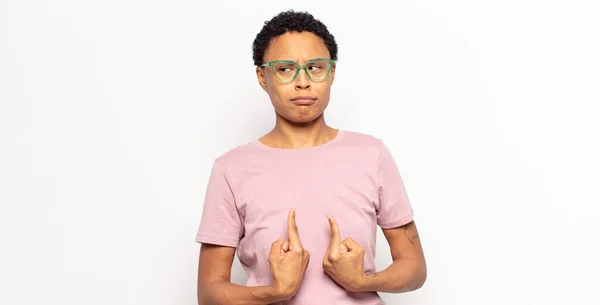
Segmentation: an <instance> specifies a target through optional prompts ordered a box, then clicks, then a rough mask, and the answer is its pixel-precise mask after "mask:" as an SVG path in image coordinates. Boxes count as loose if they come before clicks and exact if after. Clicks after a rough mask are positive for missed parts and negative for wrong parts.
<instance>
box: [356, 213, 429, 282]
mask: <svg viewBox="0 0 600 305" xmlns="http://www.w3.org/2000/svg"><path fill="white" fill-rule="evenodd" d="M382 231H383V234H384V235H385V238H386V239H387V242H388V244H389V246H390V251H391V253H392V260H393V263H392V264H391V265H389V266H388V267H387V268H385V269H384V270H382V271H380V272H376V273H372V274H367V277H366V280H365V281H364V282H363V287H362V289H360V290H362V291H380V292H391V293H400V292H407V291H412V290H416V289H419V288H421V287H422V286H423V284H424V283H425V279H426V278H427V266H426V264H425V256H424V254H423V248H422V247H421V242H420V240H419V234H418V232H417V226H416V225H415V223H414V221H411V222H410V223H408V224H406V225H403V226H401V227H397V228H391V229H382Z"/></svg>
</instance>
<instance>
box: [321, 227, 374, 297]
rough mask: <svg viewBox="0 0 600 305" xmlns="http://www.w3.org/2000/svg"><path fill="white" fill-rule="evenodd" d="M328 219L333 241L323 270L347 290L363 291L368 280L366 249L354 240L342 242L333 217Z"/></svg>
mask: <svg viewBox="0 0 600 305" xmlns="http://www.w3.org/2000/svg"><path fill="white" fill-rule="evenodd" d="M327 218H328V219H329V225H330V227H331V241H330V242H329V248H328V249H327V253H325V257H324V258H323V269H324V270H325V272H327V274H329V276H330V277H331V278H332V279H333V280H334V281H336V282H337V283H338V284H340V285H341V286H342V287H344V288H346V289H347V290H349V291H352V292H358V291H361V289H362V287H363V286H364V284H365V282H366V280H367V278H366V277H367V276H366V275H365V271H364V256H365V249H364V248H363V247H362V246H361V245H360V244H359V243H357V242H356V241H354V240H353V239H352V238H346V239H344V240H343V241H340V229H339V228H338V226H337V223H336V222H335V220H334V219H333V217H332V216H327Z"/></svg>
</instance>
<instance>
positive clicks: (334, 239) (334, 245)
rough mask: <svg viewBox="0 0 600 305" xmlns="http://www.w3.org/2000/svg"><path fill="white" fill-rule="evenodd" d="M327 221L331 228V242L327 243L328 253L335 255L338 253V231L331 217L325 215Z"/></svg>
mask: <svg viewBox="0 0 600 305" xmlns="http://www.w3.org/2000/svg"><path fill="white" fill-rule="evenodd" d="M327 219H329V226H330V228H331V240H330V242H329V252H330V254H334V253H335V254H337V253H339V251H340V229H339V228H338V226H337V223H336V222H335V219H333V216H331V215H327Z"/></svg>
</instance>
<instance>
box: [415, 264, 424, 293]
mask: <svg viewBox="0 0 600 305" xmlns="http://www.w3.org/2000/svg"><path fill="white" fill-rule="evenodd" d="M414 280H415V287H414V290H417V289H419V288H421V287H423V285H425V281H427V267H426V266H425V263H423V265H422V266H421V267H420V268H418V269H417V271H416V272H415V275H414Z"/></svg>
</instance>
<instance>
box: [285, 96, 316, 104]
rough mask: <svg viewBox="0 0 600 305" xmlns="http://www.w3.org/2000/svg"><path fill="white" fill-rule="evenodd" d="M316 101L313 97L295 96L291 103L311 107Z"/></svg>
mask: <svg viewBox="0 0 600 305" xmlns="http://www.w3.org/2000/svg"><path fill="white" fill-rule="evenodd" d="M316 100H317V98H316V97H313V96H296V97H294V98H292V99H291V101H292V103H294V104H296V105H312V104H314V103H315V101H316Z"/></svg>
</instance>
